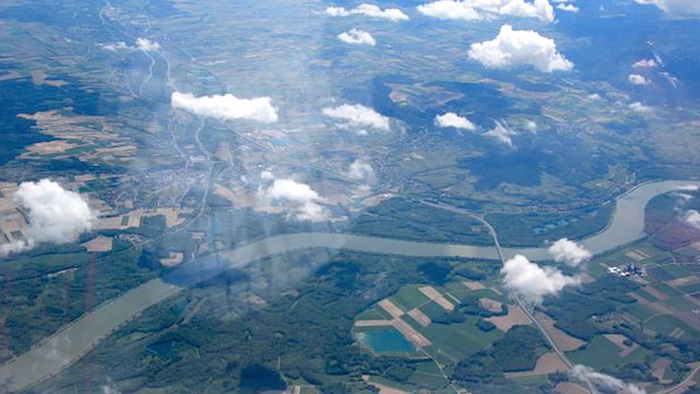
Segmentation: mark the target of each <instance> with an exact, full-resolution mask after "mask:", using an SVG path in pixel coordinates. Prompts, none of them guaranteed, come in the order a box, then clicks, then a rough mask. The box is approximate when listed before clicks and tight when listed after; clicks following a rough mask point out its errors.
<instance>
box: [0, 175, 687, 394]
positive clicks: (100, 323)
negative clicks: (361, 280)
mask: <svg viewBox="0 0 700 394" xmlns="http://www.w3.org/2000/svg"><path fill="white" fill-rule="evenodd" d="M691 183H692V184H694V185H699V186H700V182H685V181H664V182H657V183H654V184H648V185H644V186H642V187H640V188H637V189H635V190H633V191H632V192H630V193H628V194H627V195H625V196H624V197H623V198H621V199H620V200H618V203H617V209H616V211H615V216H614V217H613V221H612V224H611V225H610V226H608V228H607V229H606V230H605V231H604V232H602V233H600V234H597V235H595V236H593V237H590V238H587V239H586V240H584V241H583V242H587V243H588V245H590V247H589V248H590V249H592V250H594V251H596V252H597V253H599V252H601V251H605V250H606V249H604V248H605V247H611V248H612V247H617V246H619V245H621V243H620V244H611V243H610V238H609V237H607V235H611V236H614V237H615V239H617V240H623V241H627V242H630V241H632V240H636V239H638V238H639V237H641V236H643V233H642V230H643V224H644V223H643V222H644V221H643V216H644V207H645V206H646V203H647V202H648V201H649V200H650V199H651V198H652V197H653V196H654V195H657V194H661V193H665V192H670V191H673V190H677V189H678V188H680V187H682V186H685V185H687V184H691ZM455 209H457V208H455ZM470 215H471V216H472V217H475V218H477V219H479V220H482V222H483V223H484V224H485V225H486V226H487V227H488V228H489V231H492V237H493V238H494V242H495V244H496V248H495V250H494V248H493V247H485V246H471V245H448V244H437V243H422V242H413V241H402V240H396V239H386V238H377V237H363V236H357V235H349V234H340V233H297V234H285V235H278V236H272V237H268V238H265V239H263V240H260V241H256V242H252V243H249V244H245V245H241V246H238V247H237V248H235V249H233V250H231V251H228V252H225V253H222V254H221V255H220V256H214V257H208V258H203V259H201V260H197V261H194V262H191V263H188V264H184V265H183V266H181V268H180V269H178V270H176V271H175V272H174V273H173V274H175V275H173V278H175V279H173V278H171V279H173V280H171V282H170V283H167V282H165V281H163V279H160V278H159V279H154V280H151V281H149V282H146V283H144V284H142V285H140V286H138V287H136V288H134V289H131V290H129V291H127V292H125V293H124V294H122V295H120V296H119V297H117V298H115V299H113V300H111V301H108V302H106V303H104V304H102V305H100V306H98V307H97V308H95V309H94V310H93V311H92V312H89V313H86V314H85V315H83V316H81V317H80V318H78V319H76V320H74V321H73V322H71V323H69V324H68V325H66V326H64V327H62V328H61V329H60V330H59V331H58V332H56V333H55V334H53V335H52V336H50V337H48V338H46V339H45V340H43V341H41V342H40V343H38V344H36V345H35V346H34V347H33V348H32V349H30V350H29V351H27V352H25V353H23V354H21V355H19V356H17V357H15V358H13V359H11V360H10V361H8V362H7V363H5V364H4V365H2V366H0V388H3V389H4V391H5V392H16V391H21V390H24V389H26V388H28V387H30V386H32V385H34V384H36V383H37V382H40V381H42V380H45V379H47V378H49V377H51V376H53V375H55V374H57V373H59V372H60V371H62V370H63V369H64V368H66V367H68V366H69V365H71V364H72V363H74V362H75V361H77V360H79V359H80V358H81V357H83V356H84V355H85V354H87V353H88V352H89V351H90V350H92V349H93V348H94V347H95V346H96V345H97V344H98V343H99V342H100V341H101V340H103V339H104V338H106V337H107V336H108V335H110V334H111V333H112V332H114V331H115V330H116V329H118V328H119V327H120V326H121V325H123V324H124V323H126V322H128V321H129V320H131V319H133V318H134V317H136V316H138V315H139V314H140V313H142V312H143V311H144V310H146V309H147V308H149V307H151V306H153V305H156V304H158V303H160V302H162V301H163V300H165V299H167V298H169V297H171V296H173V295H175V294H177V293H179V292H181V291H183V290H185V288H186V287H187V286H190V285H192V284H195V283H198V282H199V281H202V280H206V279H208V278H211V277H212V276H213V275H216V274H218V273H220V272H223V270H227V269H232V268H242V267H245V266H246V265H248V264H250V263H252V262H255V261H259V260H261V259H263V258H266V257H270V256H274V255H280V254H284V253H290V252H295V251H299V250H303V249H310V248H325V249H343V250H350V251H357V252H365V253H378V254H388V255H401V256H411V257H461V258H483V259H494V260H496V259H499V260H501V261H504V259H507V258H510V257H511V256H513V255H515V254H516V253H523V254H525V255H526V256H528V257H530V258H532V259H544V258H547V257H548V253H547V250H546V248H515V249H513V248H503V247H501V246H500V243H499V241H498V237H497V234H496V232H495V230H494V229H493V228H492V227H491V226H490V224H488V223H487V222H485V221H483V219H482V218H480V217H478V216H475V215H473V214H471V213H470ZM627 215H632V216H634V217H633V218H631V219H630V218H627V217H622V218H621V217H620V216H627ZM640 217H641V219H639V218H640ZM619 223H622V224H626V225H627V226H628V227H626V230H627V232H626V233H625V232H622V233H620V231H621V230H620V229H621V227H620V226H621V225H620V224H619ZM596 239H600V240H601V244H600V245H598V244H595V243H594V242H593V241H595V240H596ZM533 256H534V257H533ZM217 257H220V258H217ZM178 275H179V277H178ZM174 283H178V284H179V285H178V284H174ZM518 302H519V303H520V301H519V300H518ZM524 310H525V311H526V313H527V309H526V308H524ZM529 317H530V319H531V320H533V322H534V323H535V325H537V326H538V328H540V330H541V331H543V332H544V330H543V329H542V326H541V325H540V324H539V323H538V322H537V320H536V319H534V317H532V316H531V315H529ZM545 337H546V338H547V340H548V341H549V342H550V343H552V345H553V348H554V349H555V351H556V352H557V354H559V355H560V357H562V356H563V357H562V360H565V361H564V362H565V363H567V365H571V363H570V362H568V360H566V358H565V356H564V355H563V353H562V352H560V351H558V349H557V348H556V346H555V345H554V343H553V341H552V340H551V338H550V337H549V335H547V334H546V333H545Z"/></svg>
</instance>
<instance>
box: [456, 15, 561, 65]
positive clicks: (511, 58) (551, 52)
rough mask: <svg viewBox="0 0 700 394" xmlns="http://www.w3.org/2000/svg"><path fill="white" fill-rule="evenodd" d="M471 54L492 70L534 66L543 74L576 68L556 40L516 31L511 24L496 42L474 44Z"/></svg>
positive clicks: (469, 53) (533, 33)
mask: <svg viewBox="0 0 700 394" xmlns="http://www.w3.org/2000/svg"><path fill="white" fill-rule="evenodd" d="M468 55H469V57H470V58H471V59H473V60H476V61H478V62H479V63H481V64H483V65H484V66H486V67H488V68H510V67H518V66H532V67H534V68H535V69H537V70H539V71H542V72H553V71H571V70H572V69H573V68H574V64H573V63H571V62H570V61H569V60H568V59H566V58H565V57H564V56H563V55H561V54H560V53H559V52H557V45H556V44H555V43H554V40H552V39H550V38H546V37H542V36H541V35H539V34H538V33H537V32H534V31H531V30H513V28H512V27H511V26H510V25H503V26H502V27H501V31H500V32H499V33H498V36H496V38H495V39H493V40H490V41H483V42H478V43H474V44H472V45H471V47H470V49H469V52H468Z"/></svg>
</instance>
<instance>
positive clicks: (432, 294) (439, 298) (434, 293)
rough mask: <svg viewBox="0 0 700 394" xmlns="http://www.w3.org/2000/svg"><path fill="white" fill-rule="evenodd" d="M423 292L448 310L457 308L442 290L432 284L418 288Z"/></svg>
mask: <svg viewBox="0 0 700 394" xmlns="http://www.w3.org/2000/svg"><path fill="white" fill-rule="evenodd" d="M418 290H419V291H420V292H421V293H423V294H424V295H425V296H426V297H428V298H429V299H431V300H433V301H435V302H436V303H437V304H438V305H440V306H441V307H443V309H445V310H446V311H448V312H452V311H454V310H455V306H454V304H453V303H452V302H450V301H448V300H447V298H445V297H444V296H443V295H442V294H440V292H438V291H437V290H435V289H434V288H433V287H432V286H425V287H420V288H419V289H418Z"/></svg>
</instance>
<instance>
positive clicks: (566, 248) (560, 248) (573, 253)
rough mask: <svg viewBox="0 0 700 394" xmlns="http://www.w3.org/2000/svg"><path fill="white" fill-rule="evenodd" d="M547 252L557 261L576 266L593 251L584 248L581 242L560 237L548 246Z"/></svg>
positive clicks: (590, 255)
mask: <svg viewBox="0 0 700 394" xmlns="http://www.w3.org/2000/svg"><path fill="white" fill-rule="evenodd" d="M549 253H550V254H551V255H552V257H554V261H556V262H557V263H562V262H563V263H566V264H568V265H571V266H574V267H576V266H578V265H579V264H581V263H582V262H584V261H586V260H588V259H590V258H591V257H593V253H591V252H590V251H588V250H586V248H584V247H583V245H581V244H577V243H576V242H574V241H570V240H569V239H567V238H561V239H559V240H558V241H556V242H554V243H553V244H552V245H551V246H550V247H549Z"/></svg>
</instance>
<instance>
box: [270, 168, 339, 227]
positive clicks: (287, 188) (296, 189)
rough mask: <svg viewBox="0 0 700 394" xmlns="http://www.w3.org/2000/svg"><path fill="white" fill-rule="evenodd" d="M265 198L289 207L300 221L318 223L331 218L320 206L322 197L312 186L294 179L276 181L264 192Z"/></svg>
mask: <svg viewBox="0 0 700 394" xmlns="http://www.w3.org/2000/svg"><path fill="white" fill-rule="evenodd" d="M263 197H264V198H265V199H266V200H268V201H272V202H278V203H281V204H283V205H287V206H288V207H289V208H290V209H291V210H292V211H293V216H294V217H295V218H296V219H298V220H305V221H306V220H308V221H313V222H316V221H322V220H327V219H328V217H329V213H328V210H327V209H326V208H325V207H324V206H323V205H321V204H320V203H322V202H323V199H322V198H321V196H319V194H318V193H317V192H316V191H315V190H313V189H312V188H311V186H309V185H307V184H305V183H300V182H297V181H294V180H292V179H274V180H273V182H272V185H270V186H269V187H267V188H266V189H264V190H263Z"/></svg>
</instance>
